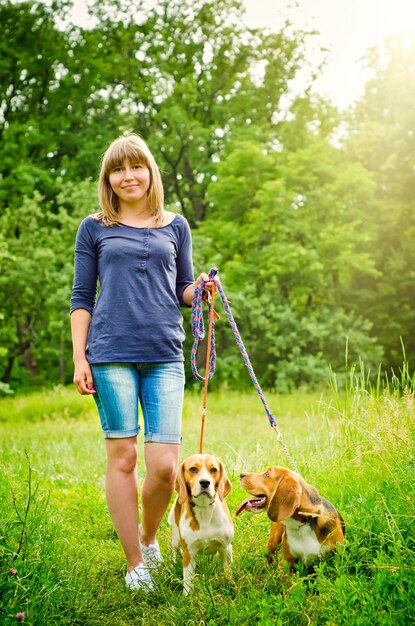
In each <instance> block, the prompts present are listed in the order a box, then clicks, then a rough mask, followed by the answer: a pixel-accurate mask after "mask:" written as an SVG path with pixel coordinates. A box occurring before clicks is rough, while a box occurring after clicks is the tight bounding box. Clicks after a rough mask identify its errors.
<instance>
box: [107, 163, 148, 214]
mask: <svg viewBox="0 0 415 626" xmlns="http://www.w3.org/2000/svg"><path fill="white" fill-rule="evenodd" d="M109 182H110V185H111V187H112V190H113V192H114V193H115V194H116V195H117V196H118V197H119V199H120V206H121V207H122V204H123V203H124V204H127V205H134V204H137V203H140V204H141V203H143V202H144V203H145V202H147V191H148V190H149V187H150V182H151V178H150V170H149V169H148V167H146V166H145V165H143V164H142V163H131V162H130V161H129V160H128V159H125V160H124V161H123V162H122V164H121V165H119V166H118V167H115V168H114V169H113V170H112V171H111V172H110V173H109Z"/></svg>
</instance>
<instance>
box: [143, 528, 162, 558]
mask: <svg viewBox="0 0 415 626" xmlns="http://www.w3.org/2000/svg"><path fill="white" fill-rule="evenodd" d="M140 536H141V526H140ZM140 546H141V554H142V555H143V557H144V560H145V562H146V564H147V565H148V567H158V566H159V565H160V563H162V561H163V557H162V555H161V552H160V546H159V542H158V541H157V539H156V540H155V542H154V543H150V545H149V546H145V545H144V544H143V543H141V542H140Z"/></svg>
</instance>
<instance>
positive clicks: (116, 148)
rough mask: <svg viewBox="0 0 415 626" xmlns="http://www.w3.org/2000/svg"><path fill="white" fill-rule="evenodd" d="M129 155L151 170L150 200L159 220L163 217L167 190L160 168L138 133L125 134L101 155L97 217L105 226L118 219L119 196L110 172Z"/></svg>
mask: <svg viewBox="0 0 415 626" xmlns="http://www.w3.org/2000/svg"><path fill="white" fill-rule="evenodd" d="M125 159H127V160H128V161H129V162H130V163H140V164H142V165H145V166H146V167H147V168H148V169H149V171H150V187H149V189H148V192H147V203H148V208H149V209H150V212H151V215H153V216H154V218H155V221H156V223H158V222H160V221H161V222H162V221H163V209H164V192H163V183H162V181H161V176H160V170H159V168H158V165H157V163H156V161H155V159H154V157H153V155H152V154H151V152H150V149H149V148H148V146H147V144H146V143H145V141H144V140H143V139H141V137H139V136H138V135H136V134H135V133H129V134H128V135H122V136H121V137H118V138H117V139H115V141H113V142H112V143H111V145H110V146H109V147H108V149H107V150H106V152H105V153H104V155H103V157H102V162H101V171H100V174H99V179H98V198H99V204H100V207H101V212H100V213H97V215H96V217H97V218H98V219H102V221H103V222H104V224H105V225H106V226H113V225H114V224H118V221H119V214H118V212H119V199H118V196H117V195H116V194H115V193H114V191H113V190H112V187H111V185H110V181H109V174H110V172H111V171H112V170H113V169H114V168H116V167H119V166H120V165H122V163H123V161H124V160H125Z"/></svg>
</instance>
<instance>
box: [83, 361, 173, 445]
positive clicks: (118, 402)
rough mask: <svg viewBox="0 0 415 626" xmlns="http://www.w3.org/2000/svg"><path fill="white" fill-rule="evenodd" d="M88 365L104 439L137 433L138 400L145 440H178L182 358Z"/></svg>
mask: <svg viewBox="0 0 415 626" xmlns="http://www.w3.org/2000/svg"><path fill="white" fill-rule="evenodd" d="M91 369H92V376H93V381H94V387H95V390H96V393H95V394H94V400H95V402H96V404H97V407H98V412H99V416H100V419H101V426H102V430H103V432H104V437H105V438H106V439H121V438H123V437H134V436H135V435H138V433H139V432H140V426H139V423H138V416H139V404H140V406H141V410H142V414H143V422H144V441H145V442H147V441H153V442H157V443H177V444H179V443H181V440H182V437H181V427H182V408H183V395H184V366H183V363H182V362H174V363H98V364H92V365H91Z"/></svg>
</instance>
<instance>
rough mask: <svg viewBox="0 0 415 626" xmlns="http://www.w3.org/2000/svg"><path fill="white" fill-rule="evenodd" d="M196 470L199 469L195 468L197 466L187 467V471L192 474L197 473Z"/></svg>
mask: <svg viewBox="0 0 415 626" xmlns="http://www.w3.org/2000/svg"><path fill="white" fill-rule="evenodd" d="M198 471H199V470H198V469H197V467H191V468H190V469H189V472H191V473H192V474H197V473H198Z"/></svg>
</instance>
